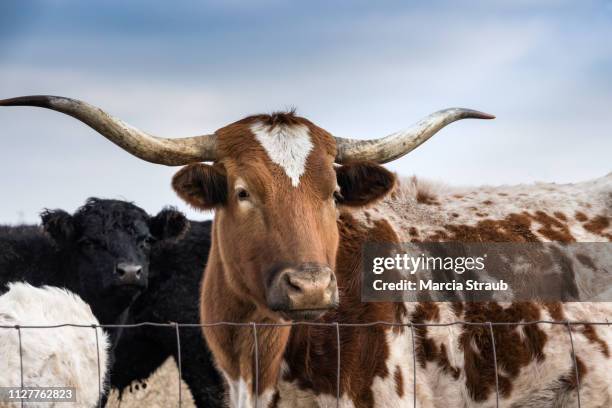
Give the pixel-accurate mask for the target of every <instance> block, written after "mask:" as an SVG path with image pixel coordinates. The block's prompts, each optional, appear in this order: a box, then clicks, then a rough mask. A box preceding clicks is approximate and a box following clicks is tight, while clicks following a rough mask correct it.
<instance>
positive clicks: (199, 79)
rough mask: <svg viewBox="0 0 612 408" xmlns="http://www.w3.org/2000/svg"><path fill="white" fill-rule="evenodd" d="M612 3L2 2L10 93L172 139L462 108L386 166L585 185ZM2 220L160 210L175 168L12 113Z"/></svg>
mask: <svg viewBox="0 0 612 408" xmlns="http://www.w3.org/2000/svg"><path fill="white" fill-rule="evenodd" d="M611 39H612V1H610V0H599V1H589V0H583V1H564V0H543V1H537V2H534V1H526V0H525V1H521V0H518V1H516V0H515V1H510V0H508V1H504V0H502V1H485V0H483V1H469V2H462V1H428V2H407V1H380V2H372V1H329V0H326V1H308V2H289V1H277V0H263V1H233V0H230V1H220V0H219V1H173V2H169V1H129V2H127V1H104V2H102V1H100V2H89V1H87V2H84V1H69V0H48V1H23V0H22V1H12V0H8V1H2V2H0V98H3V97H12V96H18V95H27V94H57V95H64V96H70V97H75V98H79V99H83V100H85V101H88V102H90V103H92V104H95V105H98V106H100V107H101V108H103V109H105V110H107V111H108V112H110V113H112V114H114V115H115V116H118V117H120V118H122V119H124V120H125V121H127V122H128V123H131V124H132V125H134V126H137V127H139V128H142V129H143V130H146V131H149V132H152V133H154V134H159V135H163V136H189V135H195V134H201V133H208V132H212V131H214V130H215V129H217V128H219V127H221V126H223V125H225V124H228V123H230V122H233V121H235V120H238V119H240V118H242V117H244V116H246V115H249V114H253V113H259V112H270V111H273V110H278V109H283V108H287V107H291V106H296V107H297V108H298V112H299V113H300V114H301V115H303V116H306V117H308V118H309V119H311V120H312V121H314V122H315V123H317V124H319V125H320V126H322V127H324V128H326V129H328V130H329V131H331V132H332V133H334V134H336V135H339V136H350V137H356V138H369V137H377V136H383V135H386V134H388V133H391V132H394V131H396V130H399V129H402V128H405V127H408V126H409V125H411V124H412V123H414V122H416V121H417V120H418V119H420V118H421V117H423V116H425V115H427V114H429V113H431V112H433V111H436V110H439V109H442V108H446V107H451V106H463V107H470V108H475V109H480V110H484V111H487V112H490V113H493V114H496V115H497V117H498V119H496V120H495V121H463V122H459V123H456V124H453V125H451V126H450V127H448V128H446V129H445V130H443V131H442V132H441V133H440V134H438V135H437V136H435V137H434V138H433V139H431V140H430V141H429V142H427V143H426V144H424V145H423V146H421V147H420V148H419V149H417V150H415V151H414V152H412V153H411V154H410V155H409V156H406V157H404V158H402V159H400V160H399V161H397V162H395V163H392V164H390V165H389V167H390V168H392V169H393V170H395V171H398V172H399V173H400V174H402V175H412V174H417V175H418V176H422V177H426V178H430V179H435V180H439V181H443V182H447V183H449V184H460V185H466V184H502V183H521V182H533V181H537V180H540V181H556V182H573V181H580V180H586V179H590V178H595V177H598V176H602V175H604V174H606V173H608V172H610V171H611V170H612V166H611V163H612V160H611V157H612V137H611V129H612V40H611ZM0 140H1V143H2V150H1V152H2V153H1V156H0V157H1V158H2V160H1V164H0V166H1V169H0V186H1V191H2V199H0V223H16V222H37V221H38V213H39V212H40V211H41V209H42V208H44V207H50V208H57V207H59V208H65V209H67V210H69V211H72V210H74V209H75V208H76V207H78V206H79V205H80V204H82V203H83V201H84V200H85V198H86V197H88V196H102V197H110V198H124V199H128V200H132V201H135V202H136V203H137V204H139V205H140V206H142V207H143V208H145V209H146V210H147V211H149V212H151V213H154V212H157V211H159V210H160V209H161V208H162V207H163V206H164V205H168V204H171V205H176V206H177V207H179V208H180V209H182V210H185V211H187V212H188V214H189V216H190V217H192V218H203V217H205V215H203V214H197V213H195V212H192V211H190V210H188V209H187V207H186V206H185V205H184V204H182V203H181V202H180V201H179V200H178V198H177V197H176V196H175V195H174V193H173V192H172V191H171V189H170V187H169V182H170V178H171V176H172V174H173V173H174V172H175V171H176V170H177V169H176V168H168V167H162V166H156V165H152V164H148V163H145V162H142V161H139V160H136V159H134V158H132V157H131V156H129V155H128V154H127V153H124V152H122V151H121V150H120V149H119V148H117V147H116V146H114V145H112V144H111V143H109V142H108V141H106V140H105V139H103V138H102V137H100V136H98V135H97V134H95V133H94V132H93V131H92V130H90V129H89V128H88V127H86V126H84V125H82V124H81V123H79V122H78V121H76V120H73V119H71V118H69V117H66V116H64V115H61V114H58V113H55V112H51V111H46V110H42V109H36V108H3V109H0Z"/></svg>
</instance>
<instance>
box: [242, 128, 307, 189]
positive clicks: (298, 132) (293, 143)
mask: <svg viewBox="0 0 612 408" xmlns="http://www.w3.org/2000/svg"><path fill="white" fill-rule="evenodd" d="M251 131H252V132H253V133H254V134H255V138H256V139H257V141H258V142H259V143H261V145H262V147H263V148H264V149H265V150H266V153H268V157H270V160H272V161H273V162H274V163H276V164H278V165H279V166H281V167H282V168H283V170H285V174H287V176H288V177H289V178H290V179H291V184H292V185H293V187H297V186H298V185H299V184H300V177H301V176H302V174H304V171H305V167H306V159H307V158H308V154H309V153H310V151H311V150H312V141H311V140H310V131H309V130H308V127H307V126H305V125H291V126H287V125H279V126H274V128H270V126H267V125H264V124H262V123H255V124H253V125H251Z"/></svg>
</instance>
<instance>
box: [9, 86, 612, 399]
mask: <svg viewBox="0 0 612 408" xmlns="http://www.w3.org/2000/svg"><path fill="white" fill-rule="evenodd" d="M0 106H38V107H44V108H48V109H52V110H56V111H59V112H62V113H65V114H67V115H70V116H72V117H74V118H76V119H78V120H80V121H82V122H84V123H85V124H87V125H89V126H90V127H92V128H93V129H94V130H96V131H97V132H98V133H100V134H101V135H103V136H104V137H106V138H107V139H109V140H110V141H111V142H113V143H115V144H116V145H118V146H119V147H121V148H122V149H124V150H126V151H127V152H129V153H131V154H133V155H134V156H136V157H138V158H140V159H143V160H147V161H150V162H153V163H158V164H164V165H173V166H177V165H186V166H185V167H183V168H182V169H181V170H179V171H178V172H177V173H176V175H175V176H174V178H173V179H172V181H171V184H172V187H173V188H174V190H175V191H176V193H177V194H178V196H179V197H180V198H181V199H183V200H184V201H185V202H187V203H188V204H189V205H190V206H192V207H194V208H196V209H200V210H214V220H213V221H212V222H198V221H190V220H188V219H186V218H185V216H184V215H183V214H182V213H181V212H179V211H177V210H176V209H173V208H170V207H168V208H165V209H163V210H162V211H160V212H159V213H158V214H157V215H154V216H151V215H149V214H147V213H146V212H145V211H144V210H143V209H141V208H139V207H138V206H136V205H135V204H134V203H130V202H125V201H119V200H109V199H100V198H90V199H88V200H86V201H85V203H84V205H83V206H81V207H80V208H79V209H78V210H76V212H75V213H73V214H69V213H67V212H65V211H63V210H44V211H43V212H42V213H41V224H40V225H22V226H0V361H1V362H2V365H0V387H9V386H10V387H22V386H23V387H37V386H38V387H41V386H48V387H49V386H70V387H74V388H75V389H76V401H77V405H76V406H82V407H93V406H98V405H101V406H103V405H105V404H106V401H107V398H108V394H109V392H110V390H111V389H116V390H118V391H119V392H120V393H121V392H123V391H125V390H126V389H127V388H128V387H129V386H130V384H132V383H133V382H134V381H139V382H142V381H146V379H147V378H148V377H149V376H150V375H151V374H152V373H153V372H155V371H156V370H157V368H159V367H160V366H161V365H162V364H163V363H164V361H166V360H167V359H168V358H169V357H172V358H173V359H174V360H175V361H176V362H177V363H179V362H180V364H181V374H182V378H183V380H184V381H185V383H186V384H187V386H188V387H189V389H190V391H191V394H192V396H193V399H194V402H195V404H196V406H198V407H222V406H229V407H292V408H297V407H334V406H340V407H347V408H348V407H377V408H379V407H412V406H416V407H423V408H428V407H431V408H434V407H482V408H485V407H495V406H501V407H516V408H518V407H533V408H535V407H563V408H564V407H574V406H582V407H612V376H611V375H610V372H612V360H611V359H612V357H611V356H610V353H611V350H610V348H611V347H612V328H610V327H609V326H608V325H606V324H601V323H605V322H607V321H608V320H609V319H611V318H612V302H603V301H602V302H578V301H563V302H562V301H556V302H552V301H546V302H545V301H538V300H537V299H534V300H531V301H521V302H506V303H501V302H493V301H489V302H462V301H453V302H432V301H426V300H423V301H420V302H404V303H401V302H362V301H361V284H362V282H361V270H362V268H363V265H362V262H363V256H364V253H363V251H364V247H365V245H366V244H368V243H372V242H374V243H391V244H399V243H401V242H454V243H474V242H476V243H486V242H495V243H497V242H513V243H541V242H554V243H558V244H559V245H566V244H570V243H574V242H610V241H612V225H611V224H612V223H611V219H612V174H609V175H607V176H603V177H601V178H599V179H596V180H592V181H588V182H583V183H576V184H554V183H551V184H536V185H519V186H501V187H475V188H461V189H459V188H450V187H443V186H437V185H433V184H431V183H428V182H423V181H421V180H417V179H416V178H413V179H398V178H397V177H396V175H395V174H393V173H391V172H389V171H388V170H386V169H385V168H384V167H382V166H381V165H380V164H382V163H386V162H389V161H391V160H395V159H398V158H399V157H401V156H403V155H405V154H407V153H408V152H410V151H411V150H413V149H414V148H416V147H417V146H419V145H420V144H422V143H423V142H425V141H426V140H427V139H428V138H430V137H431V136H433V135H434V134H435V133H436V132H438V131H439V130H440V129H442V128H443V127H444V126H446V125H447V124H450V123H451V122H454V121H456V120H459V119H464V118H478V119H491V118H493V117H492V116H490V115H487V114H484V113H481V112H477V111H472V110H467V109H447V110H445V111H440V112H436V113H434V114H432V115H430V116H428V117H427V118H425V119H424V120H422V121H421V122H419V123H417V124H416V125H415V126H414V127H412V128H410V129H408V130H405V131H400V132H397V133H394V134H391V135H389V136H386V137H382V138H377V139H371V140H356V139H347V138H341V137H335V136H333V135H331V134H330V133H329V132H327V131H326V130H324V129H322V128H320V127H318V126H316V125H315V124H313V123H312V122H310V121H308V120H306V119H304V118H301V117H299V116H297V115H295V113H294V112H281V113H274V114H270V115H256V116H251V117H248V118H245V119H242V120H240V121H238V122H235V123H233V124H230V125H228V126H226V127H224V128H221V129H219V130H217V131H216V132H215V133H214V134H211V135H204V136H196V137H188V138H179V139H166V138H160V137H156V136H152V135H150V134H147V133H145V132H142V131H140V130H138V129H136V128H134V127H132V126H130V125H127V124H126V123H124V122H122V121H121V120H119V119H117V118H114V117H112V116H110V115H109V114H107V113H106V112H104V111H102V110H101V109H99V108H97V107H94V106H92V105H89V104H87V103H85V102H81V101H78V100H73V99H68V98H63V97H54V96H28V97H19V98H13V99H6V100H2V101H0ZM203 162H212V163H211V164H204V163H203ZM606 248H608V249H607V250H608V251H609V247H606ZM579 265H581V266H582V267H586V268H590V269H592V270H595V269H597V270H598V272H600V273H602V271H603V274H604V275H603V276H604V277H605V276H609V275H610V274H612V268H611V266H610V265H605V264H604V265H602V264H601V260H600V259H593V258H591V257H589V256H586V255H584V254H577V255H576V256H574V257H566V258H564V261H563V265H561V266H560V268H561V270H562V272H563V276H564V279H565V280H564V283H565V284H567V285H569V287H571V288H575V292H576V293H578V292H581V291H588V290H589V288H586V287H585V285H584V283H583V279H582V278H581V277H580V276H579V275H580V273H579V272H578V271H579V270H581V269H580V268H578V266H579ZM606 273H607V274H608V275H605V274H606ZM598 276H602V275H598ZM521 279H525V280H527V281H528V282H533V284H534V285H535V284H537V285H546V282H543V281H542V279H541V277H540V276H538V265H535V266H534V267H533V268H532V269H530V270H529V271H527V272H526V273H525V276H524V277H523V278H521ZM606 279H607V278H605V279H604V280H603V281H602V282H596V283H595V284H601V285H605V284H608V283H609V282H610V281H609V279H607V280H606ZM569 300H577V298H576V299H572V298H570V299H569ZM604 300H609V299H604ZM542 321H546V322H548V323H543V322H542ZM145 322H151V323H185V324H190V323H201V324H211V325H204V326H203V327H199V326H197V325H193V326H190V327H181V328H180V345H181V347H180V349H178V348H177V331H176V330H175V328H173V327H158V326H154V325H139V323H145ZM219 322H228V323H230V324H218V325H217V324H212V323H219ZM300 322H306V323H307V324H300ZM381 322H385V323H381ZM66 323H70V324H72V325H68V326H66V325H64V324H66ZM231 323H255V324H259V325H258V326H253V327H254V328H255V330H252V328H251V327H246V328H245V327H243V326H238V325H232V324H231ZM336 324H338V325H336ZM99 325H102V326H103V328H100V327H99ZM123 325H130V327H121V326H123ZM29 326H59V327H55V328H52V329H51V328H42V327H40V328H31V327H29ZM177 330H178V329H177ZM179 353H180V355H179ZM255 356H256V358H255ZM5 362H6V364H5ZM3 401H4V402H3ZM5 402H6V400H0V406H4V405H2V404H3V403H5ZM12 404H13V403H8V405H7V406H17V405H12ZM25 405H26V406H38V405H29V403H27V404H25ZM40 406H52V405H49V404H48V403H46V404H41V405H40ZM58 406H65V405H63V404H58Z"/></svg>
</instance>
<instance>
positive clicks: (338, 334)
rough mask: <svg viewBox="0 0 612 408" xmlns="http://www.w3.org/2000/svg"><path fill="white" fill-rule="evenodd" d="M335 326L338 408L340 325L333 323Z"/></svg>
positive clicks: (338, 405)
mask: <svg viewBox="0 0 612 408" xmlns="http://www.w3.org/2000/svg"><path fill="white" fill-rule="evenodd" d="M334 325H335V326H336V348H337V350H338V351H337V353H336V408H340V372H341V370H340V364H341V356H340V325H339V324H338V322H334Z"/></svg>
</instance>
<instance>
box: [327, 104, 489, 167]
mask: <svg viewBox="0 0 612 408" xmlns="http://www.w3.org/2000/svg"><path fill="white" fill-rule="evenodd" d="M466 118H475V119H494V118H495V116H493V115H489V114H488V113H483V112H478V111H475V110H471V109H462V108H451V109H445V110H441V111H438V112H436V113H432V114H431V115H429V116H427V117H426V118H425V119H423V120H421V121H420V122H418V123H417V124H416V125H414V126H413V127H411V128H410V129H407V130H403V131H400V132H396V133H393V134H390V135H389V136H385V137H382V138H380V139H370V140H357V139H345V138H343V137H336V147H337V154H336V163H346V162H350V161H355V160H371V161H375V162H378V163H387V162H390V161H392V160H395V159H397V158H400V157H402V156H403V155H405V154H407V153H409V152H411V151H412V150H414V149H416V148H417V147H418V146H419V145H421V144H422V143H423V142H425V141H426V140H427V139H429V138H430V137H432V136H433V135H434V134H436V132H438V131H439V130H440V129H442V128H443V127H444V126H446V125H448V124H449V123H452V122H454V121H456V120H459V119H466Z"/></svg>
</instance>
